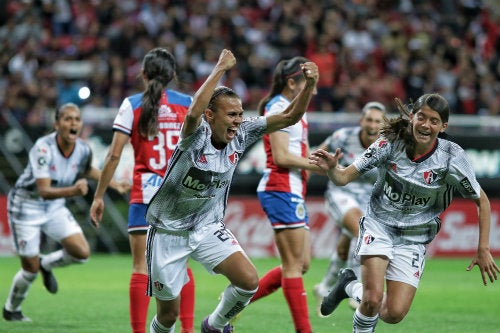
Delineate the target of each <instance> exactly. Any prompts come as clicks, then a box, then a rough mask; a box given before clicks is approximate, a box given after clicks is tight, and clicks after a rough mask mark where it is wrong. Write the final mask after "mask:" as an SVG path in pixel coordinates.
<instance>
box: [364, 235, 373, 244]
mask: <svg viewBox="0 0 500 333" xmlns="http://www.w3.org/2000/svg"><path fill="white" fill-rule="evenodd" d="M374 240H375V237H373V236H372V235H370V234H367V235H364V236H363V242H365V244H366V245H369V244H371V243H373V241H374Z"/></svg>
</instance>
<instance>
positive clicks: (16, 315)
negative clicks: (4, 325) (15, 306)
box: [3, 307, 31, 322]
mask: <svg viewBox="0 0 500 333" xmlns="http://www.w3.org/2000/svg"><path fill="white" fill-rule="evenodd" d="M3 319H5V320H7V321H24V322H31V319H30V318H28V317H25V316H24V315H23V313H22V312H21V311H8V310H7V309H5V307H4V308H3Z"/></svg>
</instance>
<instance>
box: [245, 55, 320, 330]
mask: <svg viewBox="0 0 500 333" xmlns="http://www.w3.org/2000/svg"><path fill="white" fill-rule="evenodd" d="M307 61H308V60H307V59H306V58H304V57H294V58H292V59H288V60H282V61H280V62H279V63H278V64H277V66H276V68H275V71H274V76H273V81H272V85H271V89H270V92H269V94H268V95H267V96H266V97H264V99H263V100H262V101H261V102H260V104H259V113H260V114H261V115H266V116H270V115H273V114H278V113H280V112H282V111H283V110H284V109H286V108H287V107H288V105H289V104H290V103H291V101H292V100H293V99H294V98H295V96H297V94H299V92H300V91H301V90H302V89H303V87H304V85H305V84H306V78H305V77H304V74H303V72H302V70H301V65H302V64H303V63H306V62H307ZM314 93H316V90H314ZM263 141H264V148H265V151H266V169H265V170H264V174H263V175H262V178H261V180H260V182H259V185H258V187H257V195H258V197H259V201H260V204H261V206H262V208H263V209H264V211H265V213H266V215H267V217H268V218H269V220H270V222H271V226H272V228H273V230H274V238H275V240H276V245H277V247H278V251H279V253H280V257H281V266H278V267H275V268H273V269H271V270H270V271H269V272H267V273H266V274H265V275H264V276H263V277H262V278H261V279H260V281H259V290H258V292H257V293H256V294H255V296H254V297H253V298H252V302H254V301H256V300H258V299H260V298H262V297H264V296H267V295H268V294H270V293H272V292H274V291H275V290H276V289H278V288H279V287H280V286H281V287H282V288H283V294H284V296H285V299H286V302H287V303H288V307H289V309H290V313H291V315H292V319H293V323H294V326H295V331H296V332H301V333H310V332H311V323H310V321H309V310H308V307H307V298H306V292H305V289H304V282H303V280H302V274H304V273H305V272H307V270H308V269H309V264H310V261H311V240H310V234H309V227H308V216H307V209H306V205H305V194H306V184H307V177H308V172H309V171H313V170H319V169H318V168H317V167H316V166H315V165H312V164H309V163H308V159H307V156H308V155H309V141H308V126H307V117H306V114H304V115H303V116H302V119H301V120H300V121H299V122H297V123H296V124H293V125H291V126H289V127H286V128H283V129H281V130H280V131H276V132H273V133H270V134H266V135H264V138H263Z"/></svg>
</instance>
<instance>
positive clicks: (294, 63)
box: [257, 57, 309, 116]
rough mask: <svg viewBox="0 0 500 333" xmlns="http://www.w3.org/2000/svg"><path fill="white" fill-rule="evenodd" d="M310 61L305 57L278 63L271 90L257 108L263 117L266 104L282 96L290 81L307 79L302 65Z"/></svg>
mask: <svg viewBox="0 0 500 333" xmlns="http://www.w3.org/2000/svg"><path fill="white" fill-rule="evenodd" d="M308 61H309V59H307V58H304V57H294V58H292V59H289V60H281V61H280V62H278V64H277V65H276V68H275V69H274V74H273V82H272V84H271V90H270V91H269V93H268V94H267V95H266V96H265V97H264V98H263V99H262V100H261V101H260V102H259V106H258V108H257V110H259V114H260V115H261V116H262V115H264V109H265V107H266V104H267V103H268V102H269V101H270V100H271V98H273V97H274V96H276V95H279V94H281V92H282V91H283V89H284V88H285V87H286V84H287V81H288V79H293V80H294V81H295V82H299V81H300V80H304V79H305V78H304V75H303V73H302V69H301V68H300V65H301V64H303V63H305V62H308Z"/></svg>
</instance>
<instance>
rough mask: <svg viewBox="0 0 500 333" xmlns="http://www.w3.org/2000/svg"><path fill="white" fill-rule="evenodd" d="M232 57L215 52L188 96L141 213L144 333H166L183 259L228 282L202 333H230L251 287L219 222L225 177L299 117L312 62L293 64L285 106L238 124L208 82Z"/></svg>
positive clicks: (233, 103)
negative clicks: (293, 82) (299, 80)
mask: <svg viewBox="0 0 500 333" xmlns="http://www.w3.org/2000/svg"><path fill="white" fill-rule="evenodd" d="M235 63H236V59H235V58H234V56H233V54H232V52H231V51H229V50H223V51H222V52H221V54H220V56H219V60H218V62H217V64H216V65H215V67H214V68H213V70H212V72H211V73H210V75H209V76H208V78H207V79H206V81H205V82H204V83H203V85H202V86H201V87H200V89H199V90H198V91H197V92H196V94H195V96H194V100H193V103H192V104H191V106H190V107H189V111H188V114H187V115H186V118H185V120H184V124H183V126H182V130H181V138H180V140H179V143H178V145H177V147H176V149H175V152H174V154H173V156H172V160H171V162H170V164H169V167H168V170H167V173H166V174H165V177H164V179H163V182H162V184H161V186H160V189H159V190H158V192H156V194H155V196H154V197H153V199H152V200H151V203H150V205H149V207H148V209H147V215H146V219H147V221H148V222H149V224H150V225H151V227H150V229H149V231H148V240H147V262H148V272H149V288H148V294H149V295H151V296H155V297H156V303H157V314H156V316H155V317H154V318H153V322H152V323H151V332H174V324H175V320H176V317H177V313H178V307H179V293H180V290H181V288H182V286H183V284H184V283H185V282H186V280H187V276H186V272H185V269H184V266H185V263H186V260H187V259H188V257H191V258H193V259H195V260H197V261H198V262H200V263H201V264H202V265H203V266H204V267H205V268H206V269H207V270H208V271H209V272H212V273H218V274H223V275H225V276H226V277H227V278H228V280H229V282H230V284H229V286H228V287H227V288H226V289H225V290H224V292H223V295H222V298H221V300H220V301H219V304H218V305H217V307H216V309H215V310H214V311H213V312H212V313H211V314H210V315H208V316H207V317H205V319H204V320H203V321H202V326H201V331H202V332H204V333H212V332H213V333H217V332H222V331H223V330H224V332H231V331H232V328H231V326H230V324H229V320H230V319H231V318H233V317H234V316H236V315H237V314H238V313H239V312H240V311H241V310H243V308H244V307H245V306H246V305H247V304H248V303H249V302H250V298H251V297H252V296H253V295H254V294H255V292H256V290H257V286H258V275H257V271H256V269H255V267H254V265H253V264H252V263H251V261H250V260H249V258H248V257H247V256H246V255H245V253H244V251H243V249H242V248H241V246H240V245H239V243H238V241H237V240H236V238H235V237H234V236H233V234H232V233H231V232H230V231H229V230H228V229H226V228H225V226H224V224H223V219H224V212H225V208H226V205H227V199H228V195H229V187H230V184H231V179H232V176H233V173H234V170H235V168H236V165H237V163H238V160H239V158H240V157H241V155H242V154H243V153H244V152H245V150H246V149H247V148H248V147H249V146H250V145H251V144H252V143H254V142H255V141H256V140H258V139H259V138H261V137H262V136H263V135H264V134H265V133H270V132H274V131H277V130H280V129H282V128H285V127H288V126H290V125H292V124H294V123H296V122H298V121H300V119H301V118H302V115H303V114H304V112H305V110H306V108H307V105H308V104H309V101H310V99H311V96H312V94H313V91H314V89H315V85H316V82H317V80H318V70H317V66H316V65H315V64H314V63H310V62H307V63H304V64H301V66H300V69H301V71H302V72H303V73H304V74H305V77H306V83H305V84H304V85H303V88H302V90H301V91H300V92H299V93H298V95H297V96H296V98H295V99H294V100H293V101H292V102H291V103H290V105H289V106H288V107H287V108H286V109H284V110H283V112H281V113H277V114H274V115H271V116H269V117H257V118H252V119H245V120H244V119H243V108H242V104H241V99H240V98H239V96H238V95H237V94H236V93H235V92H234V91H232V90H231V89H229V88H227V87H217V88H216V85H217V83H218V82H219V80H220V79H221V77H222V76H223V74H224V73H225V72H226V71H227V70H229V69H230V68H232V67H233V66H234V65H235Z"/></svg>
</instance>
